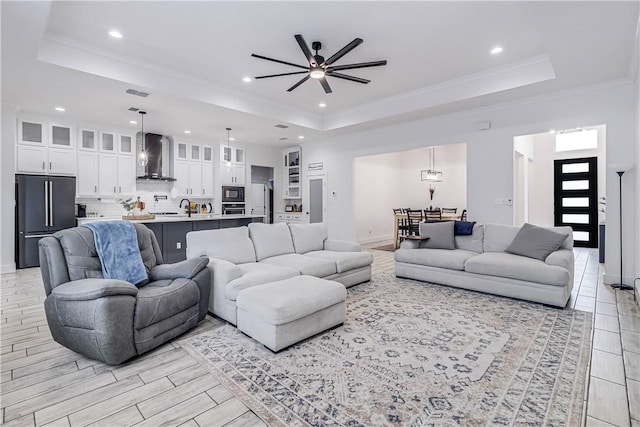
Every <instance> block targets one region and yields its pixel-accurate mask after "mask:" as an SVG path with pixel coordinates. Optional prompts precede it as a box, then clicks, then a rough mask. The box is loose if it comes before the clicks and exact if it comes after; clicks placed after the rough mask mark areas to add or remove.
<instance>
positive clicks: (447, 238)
mask: <svg viewBox="0 0 640 427" xmlns="http://www.w3.org/2000/svg"><path fill="white" fill-rule="evenodd" d="M453 227H454V222H453V221H440V222H421V223H420V235H421V236H426V237H429V240H427V241H421V242H420V247H421V248H427V249H455V248H456V244H455V241H454V238H453Z"/></svg>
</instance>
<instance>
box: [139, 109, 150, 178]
mask: <svg viewBox="0 0 640 427" xmlns="http://www.w3.org/2000/svg"><path fill="white" fill-rule="evenodd" d="M138 113H140V121H141V123H142V127H141V131H140V138H141V140H142V144H141V145H140V153H139V154H138V164H139V165H140V166H142V167H145V166H147V164H148V163H149V156H147V149H146V147H145V143H144V115H145V114H147V112H146V111H138Z"/></svg>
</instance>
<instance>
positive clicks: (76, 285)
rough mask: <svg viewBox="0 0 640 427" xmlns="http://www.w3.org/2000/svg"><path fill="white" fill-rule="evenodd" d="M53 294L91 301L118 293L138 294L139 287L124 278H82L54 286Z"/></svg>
mask: <svg viewBox="0 0 640 427" xmlns="http://www.w3.org/2000/svg"><path fill="white" fill-rule="evenodd" d="M51 295H52V296H54V297H55V298H57V299H58V300H63V301H89V300H95V299H99V298H104V297H110V296H116V295H125V296H126V295H129V296H132V297H135V296H136V295H138V288H137V287H135V286H134V285H132V284H131V283H129V282H125V281H124V280H115V279H80V280H73V281H71V282H67V283H63V284H62V285H59V286H56V287H55V288H53V291H52V292H51Z"/></svg>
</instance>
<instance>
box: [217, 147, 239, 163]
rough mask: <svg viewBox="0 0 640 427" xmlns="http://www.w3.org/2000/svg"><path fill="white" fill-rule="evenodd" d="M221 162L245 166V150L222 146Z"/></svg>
mask: <svg viewBox="0 0 640 427" xmlns="http://www.w3.org/2000/svg"><path fill="white" fill-rule="evenodd" d="M220 162H222V163H226V162H231V163H236V164H244V163H245V156H244V148H240V147H234V146H233V145H231V146H227V145H224V144H220Z"/></svg>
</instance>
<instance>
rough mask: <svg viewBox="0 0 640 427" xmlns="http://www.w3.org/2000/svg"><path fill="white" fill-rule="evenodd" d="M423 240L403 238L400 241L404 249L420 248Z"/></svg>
mask: <svg viewBox="0 0 640 427" xmlns="http://www.w3.org/2000/svg"><path fill="white" fill-rule="evenodd" d="M420 242H421V240H403V241H402V243H400V248H402V249H419V248H420Z"/></svg>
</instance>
